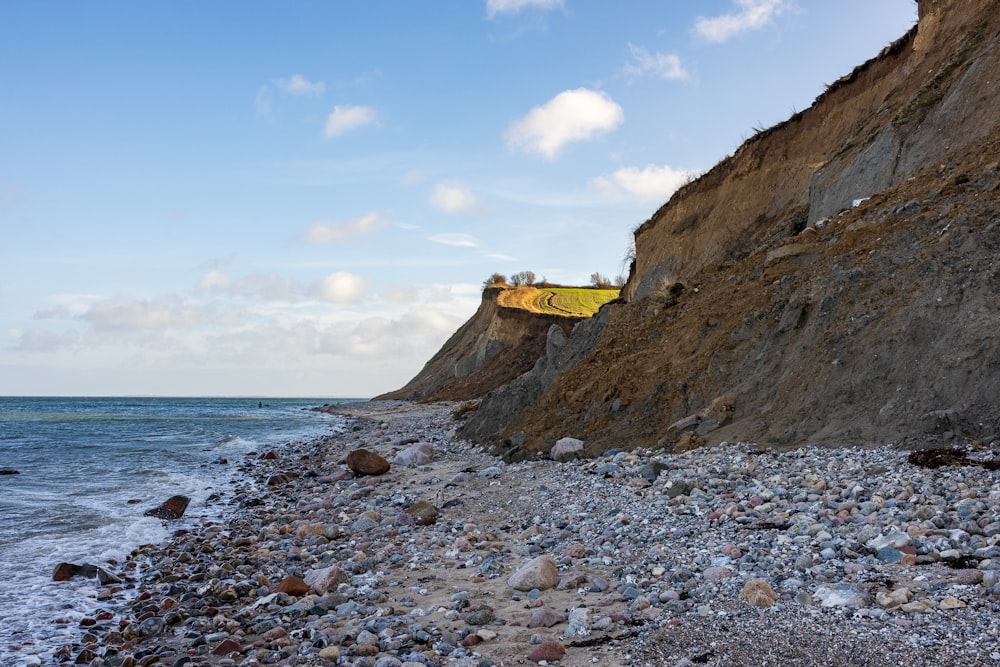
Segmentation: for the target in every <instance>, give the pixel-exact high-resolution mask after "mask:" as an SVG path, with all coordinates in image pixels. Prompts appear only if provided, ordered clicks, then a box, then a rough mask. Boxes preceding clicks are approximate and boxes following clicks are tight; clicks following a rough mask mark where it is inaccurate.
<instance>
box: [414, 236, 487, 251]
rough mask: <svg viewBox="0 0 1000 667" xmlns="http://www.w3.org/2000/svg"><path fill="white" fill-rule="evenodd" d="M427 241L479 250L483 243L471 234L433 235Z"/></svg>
mask: <svg viewBox="0 0 1000 667" xmlns="http://www.w3.org/2000/svg"><path fill="white" fill-rule="evenodd" d="M427 240H429V241H433V242H434V243H440V244H442V245H450V246H453V247H456V248H478V247H480V246H481V245H482V243H481V242H480V241H479V239H477V238H476V237H475V236H472V235H471V234H432V235H431V236H428V237H427Z"/></svg>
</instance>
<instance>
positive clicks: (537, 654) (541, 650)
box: [528, 640, 566, 662]
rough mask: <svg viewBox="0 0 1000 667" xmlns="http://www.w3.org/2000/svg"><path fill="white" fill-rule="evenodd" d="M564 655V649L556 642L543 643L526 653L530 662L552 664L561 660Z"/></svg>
mask: <svg viewBox="0 0 1000 667" xmlns="http://www.w3.org/2000/svg"><path fill="white" fill-rule="evenodd" d="M564 655H566V649H565V648H564V647H563V645H562V644H560V643H559V642H557V641H552V640H549V641H544V642H542V643H541V644H539V645H538V646H536V647H535V648H533V649H531V651H530V652H529V653H528V660H531V661H532V662H542V661H543V660H544V661H545V662H554V661H556V660H561V659H562V658H563V656H564Z"/></svg>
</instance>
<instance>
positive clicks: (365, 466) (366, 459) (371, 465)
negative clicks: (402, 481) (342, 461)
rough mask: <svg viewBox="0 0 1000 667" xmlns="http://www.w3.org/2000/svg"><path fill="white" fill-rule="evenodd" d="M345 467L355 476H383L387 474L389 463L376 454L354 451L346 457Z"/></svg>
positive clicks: (360, 450) (365, 450) (367, 451)
mask: <svg viewBox="0 0 1000 667" xmlns="http://www.w3.org/2000/svg"><path fill="white" fill-rule="evenodd" d="M347 467H348V468H350V469H351V472H353V473H354V474H355V475H384V474H385V473H387V472H389V462H388V461H386V460H385V458H383V457H382V455H381V454H379V453H377V452H372V451H369V450H367V449H355V450H352V451H351V452H350V453H349V454H348V455H347Z"/></svg>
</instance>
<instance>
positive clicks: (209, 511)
mask: <svg viewBox="0 0 1000 667" xmlns="http://www.w3.org/2000/svg"><path fill="white" fill-rule="evenodd" d="M352 400H358V399H318V398H310V399H293V398H257V397H254V398H56V397H45V398H35V397H31V398H18V397H0V471H16V473H17V474H12V473H9V472H8V473H7V474H0V573H2V574H0V665H2V666H3V667H9V666H10V667H13V666H16V665H23V664H27V663H28V662H30V661H34V662H36V663H39V662H40V663H41V664H48V663H49V660H48V659H47V658H51V656H52V653H53V652H54V651H55V650H56V649H58V648H59V647H60V646H62V645H64V644H66V643H70V642H72V641H74V639H76V638H77V637H78V634H79V629H78V626H79V621H80V619H82V618H84V617H85V616H87V615H88V614H90V613H91V612H93V611H95V610H96V609H97V608H99V607H102V605H103V608H107V606H108V603H107V602H106V601H105V602H101V601H98V599H97V595H98V592H99V586H98V583H97V580H96V579H83V578H80V577H76V578H74V579H72V580H70V581H62V582H55V581H52V571H53V569H54V568H55V566H56V565H57V564H58V563H60V562H70V563H76V564H81V563H91V564H94V565H97V566H104V567H105V569H108V570H109V571H112V572H114V571H115V568H114V567H108V565H107V564H109V563H113V562H119V563H120V562H123V561H124V560H126V559H127V557H128V554H129V553H130V552H131V551H132V550H133V549H134V548H135V547H137V546H138V545H140V544H157V543H161V542H163V541H165V540H166V539H167V538H168V537H169V535H170V534H171V533H172V532H173V531H174V530H177V529H178V528H183V527H184V526H185V525H190V524H192V523H194V524H196V523H197V522H199V521H203V520H205V519H206V518H210V519H211V518H220V517H222V516H224V515H225V513H226V512H227V511H228V510H229V509H230V506H229V505H227V504H225V502H214V500H213V499H212V498H210V497H211V496H212V495H213V494H220V493H221V494H223V498H225V495H226V492H227V491H230V490H232V488H234V487H235V486H236V485H238V484H239V483H240V482H241V478H240V474H239V472H238V467H239V466H238V464H239V463H240V461H241V460H242V459H243V458H244V457H245V455H246V454H248V453H250V452H264V451H267V450H269V449H272V448H280V446H281V445H282V444H283V443H287V442H290V441H302V442H307V441H309V440H313V439H315V438H318V437H321V436H323V435H329V434H330V433H331V432H334V431H338V430H343V428H344V427H345V420H344V419H343V418H342V417H338V416H335V415H330V414H327V413H323V412H317V411H315V410H312V409H311V408H314V407H317V406H321V405H324V404H334V403H344V402H350V401H352ZM224 461H225V462H226V463H223V462H224ZM173 495H184V496H188V497H189V498H190V499H191V503H190V505H189V506H188V509H187V512H186V513H185V515H184V517H183V518H182V519H180V520H179V521H175V522H171V524H170V525H169V526H167V525H166V523H165V522H164V521H162V520H160V519H156V518H152V517H146V516H143V512H145V511H146V510H149V509H152V508H153V507H156V506H157V505H159V504H160V503H161V502H163V501H164V500H166V499H167V498H169V497H170V496H173Z"/></svg>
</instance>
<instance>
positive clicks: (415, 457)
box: [392, 442, 434, 466]
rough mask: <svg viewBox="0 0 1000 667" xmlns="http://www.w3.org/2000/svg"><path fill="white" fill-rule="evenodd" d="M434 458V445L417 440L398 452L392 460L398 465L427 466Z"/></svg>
mask: <svg viewBox="0 0 1000 667" xmlns="http://www.w3.org/2000/svg"><path fill="white" fill-rule="evenodd" d="M433 460H434V445H432V444H431V443H429V442H417V443H414V444H412V445H410V446H409V447H407V448H406V449H404V450H403V451H401V452H399V453H398V454H396V458H394V459H393V460H392V462H393V463H394V464H396V465H398V466H425V465H427V464H428V463H430V462H431V461H433Z"/></svg>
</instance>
